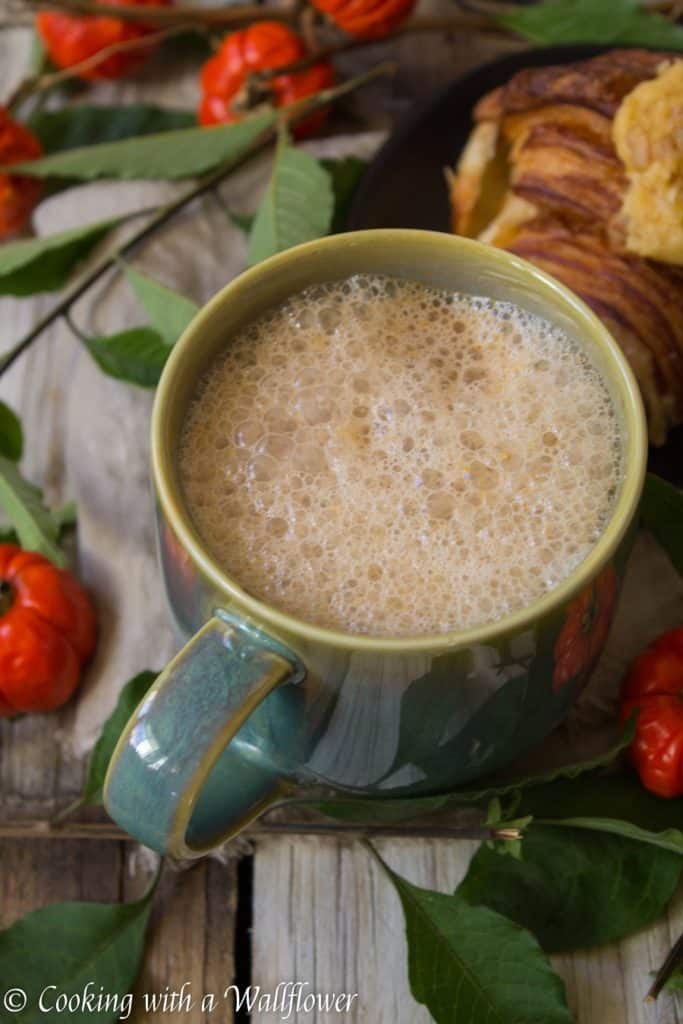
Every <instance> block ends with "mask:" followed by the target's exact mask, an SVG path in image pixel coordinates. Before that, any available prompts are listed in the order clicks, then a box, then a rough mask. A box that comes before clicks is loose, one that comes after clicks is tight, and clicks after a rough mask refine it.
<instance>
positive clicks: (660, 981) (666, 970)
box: [643, 935, 683, 1003]
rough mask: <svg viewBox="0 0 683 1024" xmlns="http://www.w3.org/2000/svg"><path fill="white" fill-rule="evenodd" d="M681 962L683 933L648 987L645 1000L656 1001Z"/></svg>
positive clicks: (682, 958) (648, 1001)
mask: <svg viewBox="0 0 683 1024" xmlns="http://www.w3.org/2000/svg"><path fill="white" fill-rule="evenodd" d="M680 963H683V935H680V936H679V937H678V939H677V940H676V942H675V943H674V945H673V946H672V947H671V949H670V951H669V954H668V956H667V958H666V960H665V961H664V963H663V964H662V966H661V967H660V968H659V970H658V971H657V973H656V975H655V980H654V981H653V982H652V985H651V986H650V988H649V989H648V992H647V995H646V996H645V999H644V1000H643V1002H645V1003H654V1001H655V999H656V998H657V996H658V995H659V993H660V992H661V991H662V989H663V988H664V986H665V985H666V983H667V981H668V980H669V978H670V977H671V975H672V974H673V972H674V971H675V969H676V968H677V967H678V965H679V964H680Z"/></svg>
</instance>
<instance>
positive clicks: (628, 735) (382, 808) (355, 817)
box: [315, 721, 635, 822]
mask: <svg viewBox="0 0 683 1024" xmlns="http://www.w3.org/2000/svg"><path fill="white" fill-rule="evenodd" d="M634 735H635V721H630V722H628V723H627V725H626V728H625V729H624V731H623V732H622V733H621V735H620V736H619V738H618V739H617V740H616V741H615V742H614V743H613V744H612V745H611V746H610V747H609V748H608V749H607V750H605V751H604V752H603V753H602V754H598V755H596V756H595V757H591V758H587V759H586V760H584V761H575V762H573V763H572V764H565V765H561V766H560V767H557V768H550V769H549V770H548V771H545V772H539V773H537V774H534V775H518V776H515V777H513V778H511V779H500V780H495V781H489V782H484V783H483V784H482V783H479V784H478V785H474V786H467V787H465V788H463V789H459V790H453V791H452V792H451V793H445V794H443V795H441V796H426V797H413V798H410V799H405V800H404V799H400V798H394V799H390V798H388V799H386V800H378V799H376V798H373V799H362V798H357V799H351V798H349V799H346V800H343V799H339V800H325V801H315V807H316V808H317V810H319V811H321V812H322V813H323V814H328V815H329V816H330V817H332V818H340V819H342V820H346V821H385V822H391V821H406V820H407V819H409V818H417V817H420V816H421V815H425V814H435V813H437V812H440V811H447V810H454V809H456V808H458V807H463V806H468V805H476V806H486V805H487V804H488V803H489V801H491V800H493V799H496V798H500V797H502V796H510V795H512V794H518V793H521V792H523V791H526V790H527V789H531V788H533V787H535V786H538V787H541V788H543V787H547V786H548V785H549V784H552V783H553V782H555V781H557V780H558V779H568V780H572V779H578V778H579V777H580V776H582V775H585V774H586V773H587V772H593V771H596V770H597V769H599V768H604V767H605V766H606V765H609V764H612V762H613V761H615V760H616V758H617V757H618V756H619V754H620V753H621V752H622V750H625V749H626V747H628V746H630V744H631V743H632V741H633V737H634ZM591 785H592V782H591ZM582 787H583V784H582ZM515 813H517V809H515ZM523 813H524V814H527V813H528V812H527V811H526V810H525V809H524V808H523Z"/></svg>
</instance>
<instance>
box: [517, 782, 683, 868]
mask: <svg viewBox="0 0 683 1024" xmlns="http://www.w3.org/2000/svg"><path fill="white" fill-rule="evenodd" d="M516 813H520V814H531V815H533V817H534V820H535V823H536V824H549V825H558V826H562V827H565V828H585V829H592V830H593V831H597V832H609V833H611V834H612V835H617V836H625V837H626V838H627V839H636V840H638V841H639V842H641V843H651V844H653V845H654V846H658V847H660V848H661V849H663V850H671V851H673V852H674V853H678V854H683V801H681V800H663V799H662V798H661V797H658V796H654V794H653V793H648V791H647V790H646V789H644V788H643V786H642V785H641V784H640V782H639V781H638V779H637V778H636V777H635V776H633V775H612V776H607V777H605V778H594V779H591V781H590V785H585V784H584V783H573V782H571V781H570V780H567V779H560V780H558V781H557V782H553V783H551V784H550V785H547V786H539V787H538V788H536V789H527V790H525V792H524V793H523V794H522V799H521V801H520V803H519V806H518V808H517V809H516Z"/></svg>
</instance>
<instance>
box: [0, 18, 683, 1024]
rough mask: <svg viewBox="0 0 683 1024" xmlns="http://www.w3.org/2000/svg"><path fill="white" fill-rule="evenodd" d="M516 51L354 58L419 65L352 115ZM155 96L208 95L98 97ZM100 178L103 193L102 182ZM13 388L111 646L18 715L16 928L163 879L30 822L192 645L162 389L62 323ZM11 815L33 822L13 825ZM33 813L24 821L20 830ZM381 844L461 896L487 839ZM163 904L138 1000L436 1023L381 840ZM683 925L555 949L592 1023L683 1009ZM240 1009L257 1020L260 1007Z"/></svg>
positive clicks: (170, 890)
mask: <svg viewBox="0 0 683 1024" xmlns="http://www.w3.org/2000/svg"><path fill="white" fill-rule="evenodd" d="M444 3H445V7H446V8H447V7H448V5H447V2H446V0H444ZM28 45H29V40H28V37H27V35H26V33H23V32H21V31H16V32H14V31H13V32H11V33H4V34H3V35H2V36H0V96H1V95H4V94H6V93H7V92H8V90H9V87H10V85H11V84H12V83H14V82H16V80H17V79H18V78H19V77H21V75H22V69H23V67H24V62H25V60H26V57H27V52H28ZM512 45H513V44H512V43H511V42H510V41H509V40H508V41H505V40H500V39H496V38H492V37H484V36H468V37H463V36H462V35H461V34H458V35H455V36H453V37H451V38H448V37H446V36H444V35H434V36H433V37H431V36H430V37H422V38H421V39H420V40H419V41H415V40H409V39H405V40H403V41H401V42H397V43H394V44H392V45H382V46H377V47H373V48H371V49H369V50H364V51H362V52H361V54H360V55H358V56H356V57H353V58H350V57H349V58H347V59H346V65H345V66H346V67H352V68H353V69H354V70H357V69H359V68H361V67H365V66H370V65H371V64H373V63H375V62H376V61H377V60H378V58H379V57H384V56H385V55H387V54H390V55H392V56H393V57H395V58H396V59H397V60H398V61H399V63H400V68H401V70H400V72H399V74H398V75H397V77H396V78H395V80H393V81H392V82H391V83H384V84H381V85H375V86H373V87H372V88H371V89H369V90H368V92H367V93H366V94H365V95H363V96H362V97H358V98H355V99H354V101H353V104H352V110H353V114H354V116H355V117H357V118H364V119H365V123H366V125H367V123H368V122H369V123H371V124H372V125H373V126H374V127H378V126H379V127H389V126H390V124H391V123H392V121H394V120H395V119H396V118H397V117H398V116H400V115H401V114H402V113H403V112H404V111H405V110H406V109H407V108H408V107H409V106H410V104H411V103H412V102H413V101H414V100H415V99H416V98H418V97H420V96H422V95H425V94H427V93H428V92H429V91H430V90H431V89H433V88H434V87H435V86H436V85H437V84H439V83H441V82H443V81H446V80H448V79H449V78H451V77H453V76H454V75H457V74H458V73H459V72H461V71H463V70H465V69H466V68H467V67H470V66H472V65H473V64H476V63H478V62H479V61H481V60H484V59H486V58H488V57H491V56H494V55H496V54H498V53H501V52H504V51H507V50H510V48H511V47H512ZM139 98H144V99H160V100H161V101H163V102H165V103H166V104H172V105H176V106H188V107H189V106H191V105H192V104H193V103H194V99H195V93H194V76H193V75H192V74H186V73H185V72H184V71H183V68H182V67H179V66H175V65H174V66H173V67H169V66H168V65H164V64H163V62H161V63H160V61H159V60H157V61H155V62H153V63H152V65H151V67H150V68H149V69H148V70H146V71H145V72H144V73H143V75H142V77H141V78H139V79H137V80H136V81H135V82H127V83H125V84H122V85H119V86H100V87H98V91H97V92H96V94H95V99H96V101H97V102H114V101H118V102H124V101H125V102H129V101H132V100H135V99H139ZM97 188H98V186H92V187H91V186H88V189H90V191H91V192H92V190H93V189H97ZM101 194H102V193H101V192H100V193H98V192H95V193H94V195H95V199H94V200H93V199H90V200H88V199H87V198H86V205H87V202H88V201H89V202H90V204H91V208H93V209H94V208H95V207H96V208H98V209H99V203H100V199H99V198H98V197H100V196H101ZM84 195H85V193H84ZM88 195H90V192H89V193H88ZM55 203H56V200H51V201H50V202H49V203H48V204H46V210H47V213H43V214H41V216H43V217H47V218H48V219H47V220H44V221H42V222H39V227H41V230H46V229H47V228H45V224H48V223H49V224H50V226H49V229H50V230H57V229H58V227H59V224H58V223H54V225H52V224H51V223H50V222H49V215H50V204H52V214H51V215H52V216H53V219H54V218H56V221H57V222H58V220H59V212H58V209H57V208H56V207H55V206H54V204H55ZM56 209H57V213H55V210H56ZM99 215H103V214H94V215H93V216H92V218H91V219H93V220H94V219H96V218H97V216H99ZM187 216H188V218H191V217H192V211H190V212H189V213H188V215H187ZM84 219H86V217H85V216H84ZM214 220H215V218H214ZM224 223H227V220H224ZM202 224H203V225H204V227H202V231H204V235H201V232H200V236H201V237H200V241H201V244H202V245H204V246H214V245H215V246H217V247H218V248H219V247H220V244H221V238H222V237H223V236H222V235H221V238H219V237H218V235H217V234H212V231H211V229H209V228H206V219H205V221H202ZM222 231H223V233H225V226H224V227H223V229H222ZM196 234H197V232H194V233H193V239H194V241H195V242H196V238H194V235H196ZM177 237H178V236H176V242H175V243H173V242H171V243H169V244H168V245H167V246H166V247H165V248H164V252H163V253H161V254H157V253H156V251H155V250H154V249H151V250H150V257H149V258H150V260H151V263H152V267H153V266H154V265H155V264H154V261H155V260H156V261H157V265H158V268H159V272H160V274H161V276H164V279H165V280H167V281H168V282H169V283H171V284H172V283H173V268H174V266H176V265H177V261H179V260H183V259H186V260H187V259H188V256H187V253H186V251H185V242H186V241H187V238H188V236H187V234H185V235H182V233H181V236H180V237H181V241H182V244H181V243H179V242H178V241H177ZM188 244H189V243H188ZM174 246H175V247H174ZM212 251H213V250H212ZM217 264H218V269H217V274H218V277H217V281H216V282H213V283H211V282H209V283H208V284H207V282H206V281H204V282H198V288H197V290H196V291H194V292H192V293H191V294H192V297H193V298H195V299H197V300H198V301H200V300H202V299H203V298H205V297H207V296H206V294H204V293H203V292H204V291H207V293H208V294H210V290H211V289H213V288H214V287H215V286H217V283H222V282H221V278H220V260H219V256H217ZM146 265H149V264H146ZM108 287H109V286H108V285H106V286H105V288H103V289H100V291H99V292H98V295H97V302H98V304H97V306H96V307H95V312H92V309H91V310H90V312H89V313H88V311H86V313H87V315H89V316H92V317H93V318H94V319H97V318H98V316H100V317H103V318H104V319H107V318H108V317H110V315H111V313H112V310H113V308H114V307H115V306H116V304H117V303H118V299H116V297H115V298H114V299H113V300H112V299H111V298H109V301H108V302H107V288H108ZM53 301H54V300H53V299H52V298H50V297H49V296H40V297H38V298H36V299H34V300H24V301H21V302H19V301H14V300H3V301H2V303H0V324H2V337H1V339H0V350H1V349H2V348H4V347H5V346H8V345H9V344H10V343H11V341H12V340H13V339H14V340H16V339H17V338H18V337H19V336H20V335H21V334H22V333H23V332H24V331H25V330H26V329H27V327H28V326H29V325H30V324H31V323H32V322H33V321H34V320H35V319H36V317H37V316H38V315H39V313H40V312H41V311H44V310H45V309H47V308H49V307H50V304H51V303H52V302H53ZM102 310H104V312H102ZM116 326H119V325H118V324H117V325H116ZM109 329H110V330H111V329H112V326H111V323H110V326H109ZM0 396H1V397H2V398H3V399H4V400H6V401H7V402H9V403H10V404H11V405H12V406H13V407H14V408H15V409H16V410H17V411H18V412H19V413H20V414H21V416H22V418H23V421H24V426H25V432H26V437H27V450H26V456H25V459H24V463H23V466H24V470H25V473H26V475H28V476H29V477H30V478H32V479H34V480H35V481H36V482H39V483H41V484H42V485H43V486H44V487H45V489H46V491H47V494H48V496H49V498H50V499H51V500H53V501H57V500H66V499H70V498H75V499H76V500H77V502H78V505H79V513H80V516H79V534H78V544H79V559H80V570H81V572H82V575H83V577H84V578H85V580H86V582H87V584H88V585H89V586H90V587H91V588H92V590H93V592H94V594H95V595H96V598H97V601H98V604H99V608H100V613H101V621H102V637H101V642H100V647H99V651H98V655H97V658H96V661H95V664H94V665H93V667H92V669H91V672H90V676H89V679H88V683H87V685H86V688H85V691H84V692H83V694H82V696H81V699H80V700H79V702H78V703H77V704H75V705H73V706H71V707H69V708H67V709H66V710H65V711H63V712H62V713H60V714H58V715H52V716H45V717H27V718H25V719H22V720H20V721H17V722H15V723H11V724H9V723H2V725H1V727H0V864H1V866H2V870H1V871H0V894H1V896H0V925H2V926H3V927H4V926H7V925H9V924H10V923H11V922H12V921H13V920H14V919H15V918H17V917H18V916H20V915H22V914H24V913H25V912H27V911H29V910H31V909H34V908H37V907H40V906H43V905H45V904H47V903H50V902H53V901H55V900H61V899H86V900H103V901H109V900H112V901H113V900H120V899H127V898H131V897H133V896H134V895H135V894H137V893H139V892H140V891H141V890H142V889H143V888H144V886H145V884H146V881H147V879H148V877H149V873H150V864H149V858H145V857H144V856H141V855H140V852H139V851H137V850H136V848H135V847H134V845H133V844H132V843H127V842H124V841H122V840H121V839H120V838H118V837H117V836H116V835H115V833H112V835H111V837H107V836H106V835H104V837H103V838H98V836H102V835H103V833H102V832H101V831H99V832H98V828H99V827H100V826H98V825H96V826H95V828H94V830H92V834H91V835H90V837H89V838H59V839H57V838H50V839H47V838H26V837H25V836H24V837H22V836H21V833H22V832H25V831H27V830H28V829H29V828H30V822H33V821H40V820H45V819H47V818H48V817H49V816H50V815H51V814H52V813H54V810H55V809H56V808H58V807H61V806H63V805H64V804H65V803H67V802H68V800H69V799H72V798H73V797H75V796H76V795H77V794H78V792H79V789H80V785H81V780H82V774H83V762H82V758H81V757H80V756H77V754H74V752H73V751H72V750H71V749H70V739H71V737H72V735H73V734H74V731H76V732H78V734H79V735H87V733H88V728H89V725H90V726H91V725H92V723H93V722H95V721H96V720H97V719H98V718H100V719H101V718H102V717H103V715H104V714H105V713H106V711H108V708H107V709H104V710H103V709H101V708H99V707H97V698H96V697H95V696H94V695H95V694H96V693H97V692H101V689H99V690H98V687H97V685H96V684H97V683H98V682H99V681H101V680H102V679H108V680H110V681H116V680H118V682H119V684H123V682H125V680H126V679H128V678H129V677H130V676H131V675H132V674H134V673H135V672H136V671H138V670H140V669H141V668H143V667H147V666H149V667H158V666H160V665H162V664H163V662H164V660H165V659H166V658H167V657H168V656H169V655H170V654H171V653H172V652H173V651H174V650H175V648H176V641H175V639H174V637H173V635H172V633H171V629H170V623H169V620H168V616H167V612H166V607H165V603H164V599H163V595H162V592H161V586H160V581H159V577H158V573H157V569H156V565H155V553H154V541H153V529H152V516H151V498H150V493H149V486H148V473H147V460H148V448H147V428H148V420H149V412H150V405H151V398H150V396H149V394H147V393H145V392H141V391H139V390H137V389H135V388H130V387H127V386H125V385H123V384H120V383H117V382H116V381H113V380H111V379H110V378H107V377H105V376H104V375H103V374H101V373H100V372H99V371H98V370H97V368H96V367H95V366H94V365H93V363H92V361H91V360H90V358H89V356H88V355H87V353H86V352H85V351H84V350H83V349H82V348H81V346H80V345H79V343H78V342H77V341H75V340H74V338H73V336H72V335H71V334H70V333H69V331H68V330H67V329H66V328H65V327H64V326H63V325H59V326H56V327H54V328H53V329H52V330H51V331H50V332H49V333H48V334H46V335H45V337H44V338H43V339H42V340H41V341H40V342H39V343H38V344H37V345H36V346H35V347H34V348H33V349H32V350H31V351H30V352H29V353H28V354H26V355H25V356H24V357H23V358H22V359H21V360H20V361H19V362H18V363H17V364H16V365H15V367H14V368H13V369H12V371H11V372H10V373H9V374H7V375H6V377H5V378H3V380H2V383H1V385H0ZM8 822H14V834H13V835H12V831H13V830H12V829H11V828H10V827H8V826H7V823H8ZM17 822H19V823H21V822H23V823H24V824H23V825H20V827H19V828H18V829H17V827H16V823H17ZM3 823H4V824H3ZM83 831H84V830H83V829H81V832H80V833H79V832H78V830H75V834H77V835H78V834H82V832H83ZM377 846H378V848H379V849H380V851H381V852H382V855H383V856H384V857H385V858H386V860H387V861H388V862H389V864H390V865H391V866H392V867H393V868H395V869H396V870H398V871H399V872H400V873H401V874H403V875H405V876H406V877H407V878H408V879H410V880H411V881H413V882H416V883H418V884H421V885H424V886H427V887H432V888H435V889H440V890H442V891H452V890H453V889H454V887H455V886H456V885H457V883H458V881H459V880H460V878H461V877H462V875H463V873H464V871H465V869H466V865H467V862H468V859H469V857H470V856H471V854H472V851H473V849H474V844H471V843H468V842H467V843H466V842H459V843H455V842H453V841H442V840H439V841H436V840H429V839H424V838H396V839H391V840H382V841H380V842H378V843H377ZM156 908H157V909H156V911H155V916H154V919H153V924H152V932H151V940H150V942H149V945H148V952H147V955H146V960H145V964H144V969H143V972H142V976H141V978H140V981H139V985H138V992H139V993H142V992H161V991H163V990H164V989H165V988H166V987H167V986H169V987H170V989H172V990H173V989H176V990H177V989H180V988H181V986H182V985H183V984H184V983H189V985H190V986H191V992H192V994H193V995H195V996H197V995H199V996H201V995H202V994H204V993H209V992H214V993H215V992H222V991H223V990H224V989H225V988H226V987H227V986H228V985H230V984H232V983H235V984H237V985H239V986H240V988H244V987H245V986H246V985H248V984H252V985H260V986H261V988H262V990H263V991H265V992H272V991H274V990H275V988H276V986H277V984H278V983H279V982H282V981H293V980H298V981H302V982H305V983H307V984H308V985H309V986H310V988H307V989H306V991H310V992H320V993H327V992H337V993H341V992H345V993H348V994H355V993H357V999H355V1000H354V1001H353V1004H352V1010H351V1012H350V1013H348V1014H342V1015H327V1016H325V1015H323V1014H317V1013H314V1014H300V1015H296V1014H294V1015H293V1016H292V1017H291V1020H292V1021H295V1022H302V1024H303V1022H306V1024H309V1022H312V1021H323V1020H331V1019H343V1020H348V1021H353V1022H359V1024H422V1022H423V1021H428V1020H429V1019H430V1018H429V1015H428V1014H427V1012H426V1011H425V1010H424V1008H423V1007H420V1006H418V1005H417V1004H416V1003H415V1001H414V1000H413V999H412V996H411V995H410V991H409V987H408V982H407V971H406V950H405V941H404V931H403V920H402V914H401V911H400V908H399V906H398V901H397V898H396V896H395V894H394V892H393V891H392V890H390V888H389V887H388V885H387V883H386V881H385V880H384V879H383V878H381V877H380V876H379V875H378V871H377V868H376V866H375V865H374V864H373V863H371V862H370V859H369V857H368V854H367V853H366V851H365V850H364V848H363V847H362V846H361V845H360V844H358V843H354V842H353V841H350V840H349V839H347V838H339V837H335V836H334V835H332V836H331V837H319V836H309V835H303V834H299V835H278V834H272V835H269V834H264V833H263V832H261V833H259V832H255V833H254V834H252V835H251V837H250V838H249V839H247V840H240V841H238V843H236V844H235V845H234V846H233V847H232V848H230V849H228V851H227V854H226V856H225V858H224V859H223V860H222V861H218V860H215V859H214V860H205V861H202V862H201V863H198V864H196V865H195V866H193V867H192V869H191V870H188V871H185V872H175V873H174V872H169V873H167V875H166V877H165V879H164V881H163V883H162V889H161V893H160V898H159V899H158V900H157V903H156ZM682 930H683V904H681V902H680V901H678V902H677V903H675V905H674V907H673V909H672V910H671V911H670V913H669V914H668V915H667V917H665V918H664V919H663V920H662V921H661V923H660V924H659V925H658V926H657V927H655V928H650V929H648V930H647V931H646V932H643V933H642V934H639V935H635V936H632V937H631V938H629V939H627V940H625V941H624V942H621V943H619V944H617V945H612V946H607V947H604V948H602V949H600V950H598V951H594V952H591V953H586V954H576V955H573V956H561V957H554V958H553V961H554V963H555V966H556V968H557V970H558V971H559V972H560V974H561V975H562V977H563V978H564V980H565V982H566V986H567V992H568V999H569V1003H570V1006H571V1008H572V1010H573V1012H574V1013H575V1015H576V1019H577V1021H578V1022H579V1024H646V1022H648V1024H654V1022H655V1021H657V1022H659V1024H674V1022H678V1021H679V1020H683V1013H681V1011H679V1010H678V1009H677V1007H676V1005H675V1003H674V1001H673V1000H672V999H670V998H669V997H666V996H665V997H662V999H661V1000H660V1001H659V1003H658V1004H657V1005H656V1006H654V1007H653V1006H649V1007H645V1006H644V1005H643V1002H642V997H643V994H644V992H645V991H646V989H647V986H648V979H649V974H650V972H651V971H652V970H653V969H654V967H655V966H658V965H659V963H660V962H661V960H662V959H663V957H664V955H665V954H666V952H667V950H668V948H669V947H670V945H671V943H672V941H673V940H674V939H675V938H676V937H677V936H678V935H679V934H680V932H681V931H682ZM0 980H2V981H5V979H0ZM48 980H49V979H48ZM7 981H8V982H11V979H7ZM140 1005H141V1004H140V1001H138V1003H137V1006H138V1007H140ZM135 1019H136V1020H138V1021H142V1020H145V1021H147V1022H149V1024H154V1022H156V1021H163V1022H166V1024H175V1022H178V1024H180V1022H184V1024H194V1022H196V1024H200V1022H203V1021H204V1020H206V1021H211V1024H219V1022H228V1021H231V1020H233V1013H232V1010H231V1008H230V1006H229V1005H228V1004H225V1003H224V1004H223V1005H221V1006H220V1008H219V1009H217V1010H216V1011H214V1012H213V1013H210V1014H206V1015H204V1014H203V1013H200V1012H199V1010H194V1011H192V1012H191V1013H190V1014H188V1013H186V1012H177V1013H169V1012H166V1013H157V1014H154V1013H151V1014H149V1013H148V1014H145V1013H143V1012H141V1010H140V1009H138V1011H137V1016H136V1018H135ZM236 1019H241V1020H246V1019H248V1018H247V1016H245V1015H244V1014H241V1015H238V1016H237V1018H236ZM250 1019H251V1020H252V1021H253V1022H255V1024H261V1022H263V1024H266V1022H267V1021H272V1020H274V1019H276V1018H275V1017H274V1016H273V1015H272V1014H268V1013H259V1012H254V1013H253V1014H252V1016H251V1018H250Z"/></svg>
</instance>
